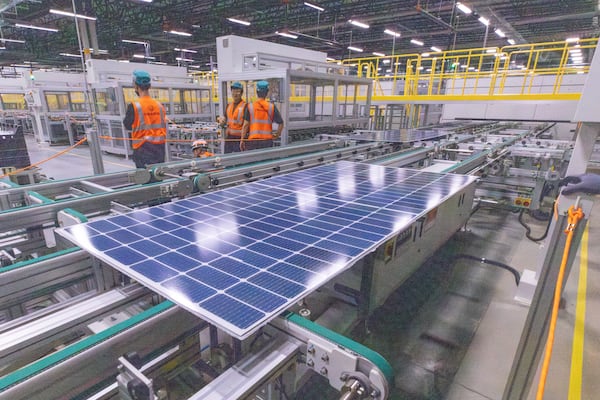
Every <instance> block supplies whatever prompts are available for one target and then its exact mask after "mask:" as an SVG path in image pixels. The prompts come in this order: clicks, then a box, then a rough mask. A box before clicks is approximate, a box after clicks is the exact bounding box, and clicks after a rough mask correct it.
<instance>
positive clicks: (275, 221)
mask: <svg viewBox="0 0 600 400" xmlns="http://www.w3.org/2000/svg"><path fill="white" fill-rule="evenodd" d="M260 222H264V223H267V224H271V225H275V226H279V227H281V228H289V227H291V226H294V225H296V223H295V222H293V221H288V220H285V219H281V218H277V217H266V218H263V219H262V220H261V221H260Z"/></svg>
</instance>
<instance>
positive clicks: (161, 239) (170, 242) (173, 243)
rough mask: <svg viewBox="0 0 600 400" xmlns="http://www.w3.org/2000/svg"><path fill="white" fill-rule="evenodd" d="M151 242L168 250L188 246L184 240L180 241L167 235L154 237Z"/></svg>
mask: <svg viewBox="0 0 600 400" xmlns="http://www.w3.org/2000/svg"><path fill="white" fill-rule="evenodd" d="M152 240H153V241H154V242H156V243H158V244H161V245H163V246H165V247H168V248H169V249H177V248H179V247H183V246H185V245H186V244H188V242H186V241H185V240H181V239H179V238H177V237H175V236H173V235H170V234H168V233H163V234H162V235H158V236H154V237H153V238H152Z"/></svg>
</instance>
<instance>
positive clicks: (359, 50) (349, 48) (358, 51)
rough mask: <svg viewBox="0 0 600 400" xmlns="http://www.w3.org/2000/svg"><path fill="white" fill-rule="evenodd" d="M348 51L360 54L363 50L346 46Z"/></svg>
mask: <svg viewBox="0 0 600 400" xmlns="http://www.w3.org/2000/svg"><path fill="white" fill-rule="evenodd" d="M348 50H352V51H356V52H357V53H362V52H363V49H361V48H360V47H354V46H348Z"/></svg>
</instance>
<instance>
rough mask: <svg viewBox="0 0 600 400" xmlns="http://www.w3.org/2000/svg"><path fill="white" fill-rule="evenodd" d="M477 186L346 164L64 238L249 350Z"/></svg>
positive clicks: (75, 229)
mask: <svg viewBox="0 0 600 400" xmlns="http://www.w3.org/2000/svg"><path fill="white" fill-rule="evenodd" d="M473 180H474V178H473V177H468V176H461V175H442V174H436V173H428V172H419V171H416V170H407V169H397V168H387V167H381V166H376V165H366V164H357V163H351V162H338V163H335V164H330V165H324V166H319V167H315V168H311V169H306V170H303V171H298V172H295V173H291V174H288V175H281V176H277V177H273V178H269V179H264V180H261V181H257V182H253V183H248V184H244V185H240V186H237V187H232V188H229V189H224V190H221V191H217V192H212V193H208V194H204V195H201V196H196V197H191V198H188V199H184V200H179V201H175V202H172V203H169V204H164V205H160V206H156V207H151V208H147V209H142V210H137V211H133V212H130V213H128V214H125V215H120V216H114V217H110V218H106V219H104V220H98V221H93V222H89V223H87V224H80V225H75V226H71V227H68V228H64V229H60V230H58V232H59V233H60V234H61V235H63V236H65V237H67V238H69V239H70V240H72V241H73V242H75V243H76V244H78V245H80V246H81V247H82V248H84V249H86V250H88V251H90V252H91V253H92V254H93V255H95V256H97V257H99V258H100V259H102V260H104V261H105V262H107V263H108V264H110V265H112V266H114V267H115V268H116V269H118V270H120V271H122V272H123V273H125V274H127V275H129V276H131V277H132V278H134V279H136V280H138V281H140V282H141V283H142V284H144V285H146V286H148V287H149V288H151V289H152V290H154V291H155V292H158V293H160V294H162V295H163V296H165V297H167V298H168V299H170V300H172V301H174V302H175V303H177V304H179V305H180V306H182V307H184V308H186V309H187V310H189V311H191V312H193V313H195V314H196V315H198V316H200V317H201V318H203V319H205V320H207V321H209V322H211V323H213V324H215V325H217V326H218V327H220V328H222V329H224V330H225V331H227V332H229V333H230V334H232V335H234V336H236V337H238V338H240V339H243V338H245V337H247V336H248V335H250V334H251V333H252V332H254V331H256V329H258V328H259V327H260V326H262V325H264V324H265V323H266V322H268V321H269V320H271V319H272V318H274V317H275V316H276V315H278V314H279V313H280V312H281V311H283V310H285V309H286V308H287V307H289V306H290V305H291V304H293V303H294V302H296V301H297V300H299V299H300V298H302V297H303V296H305V295H306V294H308V293H310V292H312V291H313V290H315V289H317V288H318V287H319V286H321V285H322V284H323V283H325V282H327V281H328V280H330V279H331V278H332V277H334V276H335V275H337V274H339V273H340V272H342V271H344V270H345V269H347V268H349V267H350V266H352V265H353V264H354V263H355V262H356V261H357V260H359V259H360V258H361V257H363V256H364V255H365V254H367V253H368V252H370V251H373V250H374V249H375V248H377V246H378V245H379V244H381V243H382V242H384V241H385V240H387V239H388V238H390V237H392V236H393V235H394V234H396V233H398V232H400V231H402V230H404V229H405V228H406V227H407V226H409V225H410V224H411V223H412V222H413V221H414V220H415V219H417V218H418V217H419V216H421V215H423V214H424V213H425V212H427V211H428V210H430V209H432V208H434V207H436V206H438V205H439V204H440V203H441V202H443V201H444V200H445V199H447V198H448V197H450V196H452V195H454V194H455V193H457V192H459V191H460V190H462V189H463V188H464V187H466V186H467V185H469V184H470V183H471V182H472V181H473Z"/></svg>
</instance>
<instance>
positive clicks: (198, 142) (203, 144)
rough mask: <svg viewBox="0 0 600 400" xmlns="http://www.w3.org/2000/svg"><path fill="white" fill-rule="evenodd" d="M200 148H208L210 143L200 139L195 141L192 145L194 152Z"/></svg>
mask: <svg viewBox="0 0 600 400" xmlns="http://www.w3.org/2000/svg"><path fill="white" fill-rule="evenodd" d="M199 147H208V143H206V140H204V139H198V140H195V141H194V143H192V150H196V149H197V148H199Z"/></svg>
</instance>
